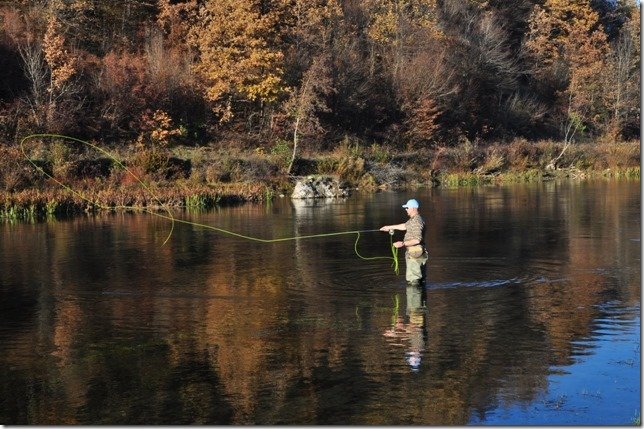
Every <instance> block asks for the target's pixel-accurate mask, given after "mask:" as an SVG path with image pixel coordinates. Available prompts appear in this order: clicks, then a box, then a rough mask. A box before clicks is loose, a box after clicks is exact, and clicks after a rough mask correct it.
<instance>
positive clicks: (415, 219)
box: [380, 199, 428, 288]
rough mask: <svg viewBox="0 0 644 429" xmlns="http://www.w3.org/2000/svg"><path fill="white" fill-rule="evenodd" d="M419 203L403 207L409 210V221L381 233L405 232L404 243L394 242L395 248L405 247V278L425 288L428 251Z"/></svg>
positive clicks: (392, 226)
mask: <svg viewBox="0 0 644 429" xmlns="http://www.w3.org/2000/svg"><path fill="white" fill-rule="evenodd" d="M419 206H420V205H419V204H418V201H416V200H413V199H412V200H409V201H407V204H405V205H403V207H404V208H405V210H407V215H408V216H409V220H408V221H407V222H405V223H401V224H398V225H385V226H383V227H382V228H380V231H386V232H390V231H391V232H390V233H393V231H394V230H399V231H405V237H404V238H403V241H396V242H394V247H396V248H398V249H400V248H401V247H404V248H405V250H406V252H405V266H406V273H405V278H406V280H407V283H408V284H409V285H410V286H416V287H421V288H422V287H423V286H424V283H425V271H426V264H427V259H428V255H427V250H426V249H425V239H424V237H425V221H424V220H423V218H422V217H421V216H420V214H419V213H418V207H419Z"/></svg>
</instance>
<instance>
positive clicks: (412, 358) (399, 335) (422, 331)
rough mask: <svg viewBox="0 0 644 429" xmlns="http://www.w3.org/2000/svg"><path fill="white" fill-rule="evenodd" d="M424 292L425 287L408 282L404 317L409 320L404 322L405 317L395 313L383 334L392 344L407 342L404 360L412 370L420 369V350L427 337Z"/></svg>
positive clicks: (423, 348) (422, 348)
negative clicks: (392, 321)
mask: <svg viewBox="0 0 644 429" xmlns="http://www.w3.org/2000/svg"><path fill="white" fill-rule="evenodd" d="M424 293H425V288H423V287H421V286H419V285H416V284H408V285H407V311H406V318H408V320H409V321H408V323H405V318H403V317H401V316H398V315H397V314H395V319H394V320H395V322H394V323H393V325H392V326H391V328H389V329H387V330H386V331H385V332H384V334H383V335H384V336H385V337H387V338H388V339H389V340H390V341H394V344H398V345H404V344H400V343H399V342H405V343H407V345H406V349H407V350H406V351H405V361H406V362H407V365H409V367H410V368H411V370H412V371H414V372H417V371H419V369H420V364H421V359H422V352H423V351H424V350H425V342H426V339H427V327H426V325H425V320H426V318H425V316H426V314H425V308H424V302H425V299H424ZM396 313H397V311H396Z"/></svg>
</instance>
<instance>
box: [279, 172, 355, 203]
mask: <svg viewBox="0 0 644 429" xmlns="http://www.w3.org/2000/svg"><path fill="white" fill-rule="evenodd" d="M348 195H349V191H348V190H347V188H346V187H344V186H342V185H341V184H340V182H339V181H338V180H337V179H335V178H333V177H330V176H308V177H306V178H303V179H300V180H298V181H297V183H296V184H295V188H294V189H293V193H292V194H291V198H293V199H307V198H339V197H346V196H348Z"/></svg>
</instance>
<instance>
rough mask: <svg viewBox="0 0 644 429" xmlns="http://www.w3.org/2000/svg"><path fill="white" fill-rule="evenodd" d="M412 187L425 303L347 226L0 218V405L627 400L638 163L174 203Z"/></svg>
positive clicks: (628, 417) (435, 415)
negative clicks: (592, 176)
mask: <svg viewBox="0 0 644 429" xmlns="http://www.w3.org/2000/svg"><path fill="white" fill-rule="evenodd" d="M412 197H413V198H417V199H418V200H420V202H421V213H422V214H423V216H424V218H425V220H426V222H427V230H426V239H427V242H428V245H429V252H430V259H429V261H428V282H427V287H426V291H425V293H426V299H427V306H426V308H422V307H418V305H417V296H416V293H417V292H418V291H414V290H412V289H409V290H408V289H407V286H406V283H405V280H404V258H401V259H400V264H401V267H400V268H401V274H400V275H396V274H395V273H394V271H393V269H392V266H391V262H392V261H391V260H387V259H377V260H363V259H360V258H359V257H358V256H357V254H356V252H355V249H354V244H355V240H356V235H353V234H350V235H340V236H330V237H320V238H313V239H302V240H296V241H285V242H277V243H257V242H252V241H248V240H244V239H241V238H236V237H232V236H229V235H226V234H221V233H219V232H217V231H214V230H211V229H208V228H203V227H200V226H198V225H186V224H180V223H177V224H175V225H174V229H172V224H171V223H170V222H169V221H167V220H165V219H162V218H159V217H154V216H151V215H149V214H140V213H139V214H134V213H116V214H102V215H98V216H95V217H90V218H85V217H83V218H76V219H72V220H58V221H48V222H44V223H34V224H29V223H22V224H20V223H19V224H3V225H0V306H1V308H0V386H1V387H0V389H2V390H1V394H0V397H1V398H0V423H4V424H36V425H58V424H110V425H118V424H193V423H197V424H280V425H288V424H299V425H310V424H348V425H349V424H359V425H383V424H384V425H397V424H409V425H465V424H493V425H504V424H512V425H522V424H529V425H542V424H548V425H558V424H609V425H613V424H632V423H633V422H636V421H637V419H639V418H640V395H641V391H640V380H641V374H640V304H641V268H640V267H641V243H640V232H641V223H640V219H641V217H640V210H641V203H640V182H639V181H589V182H546V183H540V184H530V185H513V186H494V187H483V188H457V189H441V188H434V189H424V190H420V191H416V192H411V191H410V192H405V193H388V192H384V193H378V194H375V195H354V196H352V197H350V198H347V199H346V200H329V201H315V202H312V201H309V202H294V201H291V200H290V199H288V198H284V199H278V200H276V201H274V202H273V203H271V204H244V205H239V206H235V207H227V208H221V209H216V210H212V211H208V212H202V213H178V212H177V213H174V215H175V216H176V217H177V218H180V219H182V220H187V221H192V222H196V223H199V224H205V225H211V226H215V227H217V228H223V229H226V230H230V231H234V232H237V233H242V234H245V235H250V236H255V237H260V238H267V239H270V238H279V237H290V236H302V235H309V234H322V233H330V232H341V231H353V230H369V229H377V228H379V227H380V226H382V225H385V224H392V223H400V222H403V221H405V220H406V219H405V216H406V215H405V211H404V210H403V209H402V208H401V204H403V203H404V202H405V201H406V200H407V199H408V198H412ZM168 237H169V238H168ZM396 238H398V236H397V237H396ZM166 239H167V242H165V244H164V241H166ZM357 249H358V252H359V253H360V254H361V255H363V256H391V249H390V238H389V236H388V234H386V233H382V232H369V233H363V234H361V236H360V239H359V241H358V243H357Z"/></svg>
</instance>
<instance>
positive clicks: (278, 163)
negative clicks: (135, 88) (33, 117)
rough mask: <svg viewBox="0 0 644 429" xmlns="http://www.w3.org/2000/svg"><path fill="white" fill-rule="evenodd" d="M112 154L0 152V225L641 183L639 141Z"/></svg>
mask: <svg viewBox="0 0 644 429" xmlns="http://www.w3.org/2000/svg"><path fill="white" fill-rule="evenodd" d="M107 149H108V150H109V153H110V154H111V157H110V156H106V155H105V154H102V153H99V152H98V151H95V150H92V149H88V148H86V147H82V145H70V144H68V142H63V141H53V142H52V141H47V142H45V141H41V142H35V143H34V144H31V145H30V146H29V147H28V148H27V154H28V156H29V158H30V159H31V161H32V162H34V163H35V164H36V165H37V166H38V168H39V169H41V171H39V170H38V169H37V168H34V166H33V165H32V164H31V163H30V162H29V161H28V160H27V159H26V158H25V157H24V155H23V153H22V152H21V150H20V148H19V147H15V146H13V147H6V146H5V147H3V148H2V149H0V152H2V153H0V156H1V157H2V159H3V160H4V167H3V169H2V171H0V219H3V220H25V219H39V218H46V217H48V216H55V217H60V216H69V215H74V214H79V213H85V212H89V213H91V212H96V211H98V210H109V209H132V210H135V209H137V208H139V209H140V208H146V209H151V210H157V209H161V208H162V207H164V206H165V207H173V208H174V207H176V208H187V209H205V208H209V207H213V206H215V205H225V204H230V203H235V202H244V201H266V200H270V199H272V198H274V197H276V196H279V195H290V192H291V191H292V189H293V186H294V184H295V180H296V179H297V177H299V176H306V175H331V176H335V177H337V178H338V179H340V180H341V181H343V182H345V183H346V184H347V185H348V186H349V187H350V188H354V189H358V190H360V191H366V192H375V191H378V190H383V189H404V188H416V187H424V186H473V185H486V184H495V183H512V182H532V181H541V180H553V179H557V178H571V179H584V178H592V177H606V178H616V177H618V178H634V179H639V177H640V145H639V142H637V141H633V142H621V143H610V144H609V143H601V144H600V143H597V144H573V145H565V144H564V143H561V142H552V141H542V142H536V143H535V142H527V141H525V140H517V141H514V142H512V143H510V144H492V145H485V146H483V145H475V144H472V143H470V142H465V143H463V144H461V145H460V146H458V147H442V148H436V149H425V150H418V151H399V150H395V149H394V148H391V147H386V146H380V145H375V144H372V145H366V144H363V143H361V142H359V141H350V140H347V141H345V142H344V144H342V145H341V146H340V147H338V148H337V149H335V150H334V151H331V152H325V153H314V152H310V151H309V152H303V153H302V154H301V156H300V157H299V158H298V159H297V160H296V162H295V164H294V167H293V171H292V175H291V176H288V175H287V174H286V173H285V171H286V168H287V165H288V163H289V161H290V156H291V152H290V148H289V146H288V145H287V144H285V143H281V144H276V145H275V146H273V147H272V148H270V149H269V150H266V149H265V148H252V147H250V148H246V149H239V148H237V149H235V148H230V147H220V148H215V147H187V146H181V147H174V148H171V149H160V148H156V149H149V148H148V149H143V148H133V147H131V146H122V147H116V148H107Z"/></svg>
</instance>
